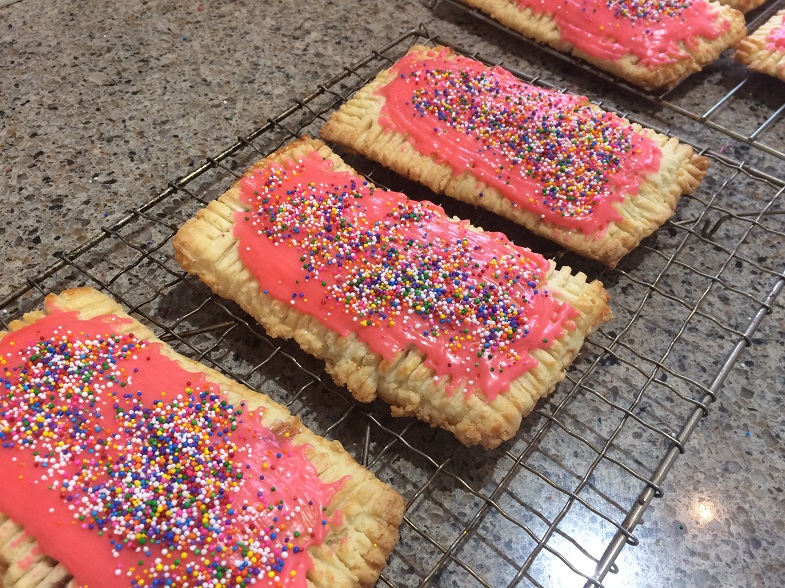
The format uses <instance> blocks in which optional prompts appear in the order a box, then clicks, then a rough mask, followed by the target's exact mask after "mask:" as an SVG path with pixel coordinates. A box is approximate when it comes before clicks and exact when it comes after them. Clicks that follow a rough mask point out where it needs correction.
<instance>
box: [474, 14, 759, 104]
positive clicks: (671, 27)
mask: <svg viewBox="0 0 785 588" xmlns="http://www.w3.org/2000/svg"><path fill="white" fill-rule="evenodd" d="M737 1H738V2H743V3H745V4H748V2H746V0H737ZM755 1H757V0H755ZM465 2H466V4H468V5H470V6H474V7H476V8H479V9H480V10H482V11H483V12H485V13H487V14H489V15H490V16H491V18H493V19H495V20H498V21H499V22H501V23H502V24H504V25H506V26H508V27H510V28H511V29H513V30H515V31H518V32H519V33H521V34H522V35H524V36H525V37H529V38H531V39H534V40H535V41H539V42H541V43H545V44H547V45H550V46H551V47H553V48H554V49H556V50H558V51H561V52H564V53H571V54H573V55H575V56H576V57H580V58H581V59H583V60H585V61H588V62H590V63H593V64H594V65H596V66H597V67H599V68H601V69H604V70H606V71H609V72H611V73H613V74H615V75H617V76H619V77H621V78H624V79H625V80H628V81H629V82H631V83H633V84H635V85H637V86H640V87H642V88H645V89H648V90H654V89H657V88H664V87H671V86H674V85H676V84H677V83H679V82H680V81H681V80H683V79H684V78H685V77H687V76H688V75H690V74H692V73H695V72H697V71H700V70H701V69H702V68H703V67H704V66H706V65H707V64H709V63H712V62H713V61H715V60H716V59H717V58H718V57H719V55H720V53H722V52H723V51H724V50H725V49H728V48H730V47H733V46H734V45H735V44H736V43H738V42H739V40H740V39H741V38H742V37H744V35H745V34H746V27H745V22H744V16H743V15H742V14H741V13H740V12H739V11H737V10H734V9H733V8H731V7H729V6H724V5H722V4H719V3H717V2H712V1H711V0H579V1H570V2H552V1H550V0H465ZM746 7H747V6H744V8H746Z"/></svg>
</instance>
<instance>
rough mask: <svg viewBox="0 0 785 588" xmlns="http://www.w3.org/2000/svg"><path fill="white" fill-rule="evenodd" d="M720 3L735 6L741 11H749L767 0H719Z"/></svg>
mask: <svg viewBox="0 0 785 588" xmlns="http://www.w3.org/2000/svg"><path fill="white" fill-rule="evenodd" d="M717 1H718V2H719V3H720V4H722V5H724V6H730V7H731V8H735V9H736V10H739V11H740V12H749V11H750V10H752V9H753V8H757V7H758V6H760V5H761V4H763V3H764V2H766V0H717Z"/></svg>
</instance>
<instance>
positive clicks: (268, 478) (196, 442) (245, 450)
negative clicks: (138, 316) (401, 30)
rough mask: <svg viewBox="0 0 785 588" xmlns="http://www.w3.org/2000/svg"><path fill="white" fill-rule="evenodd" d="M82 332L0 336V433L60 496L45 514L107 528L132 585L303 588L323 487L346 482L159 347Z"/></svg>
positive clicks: (320, 519) (321, 522)
mask: <svg viewBox="0 0 785 588" xmlns="http://www.w3.org/2000/svg"><path fill="white" fill-rule="evenodd" d="M57 318H58V317H57V315H52V316H50V317H47V318H46V319H44V321H47V320H48V321H50V322H51V321H52V320H56V319H57ZM41 322H42V321H39V324H40V323H41ZM39 324H37V325H35V326H36V327H39V328H40V326H39ZM54 324H56V323H54ZM77 324H79V323H77ZM80 326H82V325H81V324H80ZM28 329H29V328H28ZM55 330H57V329H55ZM62 331H66V330H65V329H62ZM75 332H80V331H77V330H76V329H68V330H67V332H63V333H62V334H56V335H53V336H41V337H40V338H39V340H37V341H35V342H32V343H30V344H21V345H15V343H17V342H24V338H23V336H24V335H25V333H26V331H25V330H22V331H19V332H17V333H12V334H10V335H8V336H6V338H5V339H4V340H3V341H1V342H0V352H1V353H0V366H2V371H1V372H0V375H1V376H2V377H0V400H1V402H0V442H2V448H3V450H8V451H14V452H21V453H18V455H20V456H24V455H27V456H32V463H31V466H32V469H31V471H30V473H29V474H28V475H27V476H26V477H27V478H28V479H29V481H30V482H32V483H34V484H38V483H39V482H41V483H45V484H46V485H47V486H48V488H49V489H50V490H51V491H54V492H56V493H57V495H58V496H59V498H60V501H61V505H62V506H61V507H59V509H60V510H57V509H54V508H53V509H52V510H51V511H50V512H54V511H56V512H58V513H62V512H67V513H68V515H67V516H69V517H71V518H72V519H73V521H72V522H73V524H75V525H77V526H78V527H79V528H81V529H83V530H85V531H88V532H92V533H97V534H98V535H101V536H105V537H106V539H107V546H108V547H109V551H110V554H109V555H110V556H113V557H114V558H117V561H118V565H117V568H116V569H115V575H116V576H122V577H124V578H126V579H127V582H125V584H124V585H130V586H173V585H176V586H185V585H190V586H247V585H250V584H259V585H261V586H283V585H289V584H291V583H294V584H296V585H301V586H304V585H305V572H306V571H307V568H308V567H309V565H310V560H307V561H306V560H304V559H303V557H305V553H304V549H305V548H306V547H308V545H310V544H312V543H318V542H319V541H320V540H321V539H320V538H321V536H323V533H324V532H325V531H324V530H323V529H314V527H323V526H325V525H327V524H328V521H327V519H326V517H325V513H324V510H326V502H325V501H323V500H321V497H322V496H325V495H326V496H328V497H329V496H331V495H332V493H334V492H335V491H337V488H338V487H339V486H340V485H341V483H338V484H334V485H330V486H329V487H328V486H325V485H323V484H322V483H321V482H320V481H319V480H318V478H317V477H316V472H315V470H314V469H313V466H311V465H310V463H309V462H307V461H306V458H305V456H304V451H305V448H304V447H302V446H299V447H295V446H293V445H291V444H290V443H289V441H288V437H289V433H287V434H286V435H285V436H284V438H282V439H279V438H278V437H276V435H275V434H273V433H272V432H271V431H270V430H269V429H266V428H265V427H263V426H262V425H260V424H259V423H258V422H257V421H255V420H254V419H255V418H257V417H256V415H255V414H251V415H245V414H244V413H245V412H246V411H245V407H244V405H240V406H239V407H235V406H233V405H232V404H230V403H229V402H228V401H227V400H226V398H225V397H224V395H223V394H222V393H221V392H220V390H218V388H217V387H216V386H215V385H212V384H209V383H207V382H205V380H204V378H203V376H202V375H201V374H190V373H188V372H186V371H185V370H183V369H182V368H180V367H179V366H177V365H176V364H174V362H172V361H171V360H169V359H167V358H165V357H164V356H162V355H161V354H160V353H159V351H158V345H157V344H156V345H150V344H149V343H147V342H145V341H141V340H139V339H137V338H136V337H135V336H133V335H118V334H113V333H106V332H101V333H99V334H94V335H90V334H87V333H86V332H84V331H82V332H81V334H80V335H75V334H74V333H75ZM142 380H143V381H144V382H146V384H145V389H142V388H140V387H139V385H138V382H140V381H142ZM150 381H155V382H157V381H160V382H161V384H160V385H161V386H162V388H163V389H164V391H163V392H156V393H155V394H153V393H152V392H153V390H154V389H155V388H154V387H152V386H150V385H149V382H150ZM173 382H177V384H173ZM175 386H176V387H175ZM151 388H152V390H151ZM0 451H2V450H0ZM0 476H1V475H0ZM298 476H299V477H298ZM6 483H9V482H8V481H4V482H3V484H6ZM300 483H302V484H304V485H303V486H302V488H317V490H315V491H314V492H316V494H315V495H313V496H310V497H309V496H306V494H308V492H307V491H303V490H302V489H298V488H299V487H298V484H300ZM319 488H322V489H319ZM323 492H326V494H322V493H323ZM312 494H313V493H312ZM317 495H318V496H319V498H316V496H317ZM310 498H314V499H313V500H311V499H310ZM63 508H65V509H66V510H65V511H63V510H62V509H63ZM317 535H318V536H319V537H318V538H317ZM298 554H299V555H298ZM129 558H130V565H129V563H128V562H129ZM298 574H299V577H298ZM77 579H78V578H77ZM107 585H108V584H107Z"/></svg>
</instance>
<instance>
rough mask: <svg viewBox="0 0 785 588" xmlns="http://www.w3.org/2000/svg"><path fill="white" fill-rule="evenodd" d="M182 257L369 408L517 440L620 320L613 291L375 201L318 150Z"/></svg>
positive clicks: (429, 213) (246, 179) (272, 168)
mask: <svg viewBox="0 0 785 588" xmlns="http://www.w3.org/2000/svg"><path fill="white" fill-rule="evenodd" d="M174 246H175V251H176V259H177V261H178V262H179V263H180V265H182V267H183V268H185V269H186V270H188V271H189V272H191V273H193V274H196V275H197V276H199V278H200V279H201V280H202V281H203V282H205V283H206V284H207V285H208V286H210V288H211V289H212V290H213V291H214V292H216V293H217V294H219V295H220V296H223V297H225V298H229V299H231V300H234V301H235V302H237V303H238V304H239V305H240V306H241V307H242V308H243V309H245V310H246V312H248V313H249V314H251V315H252V316H253V317H254V318H255V319H256V320H257V321H259V323H260V324H261V325H262V326H263V327H264V328H265V329H266V331H267V332H268V333H269V334H270V335H272V336H275V337H283V338H293V339H295V340H296V341H297V343H298V344H299V345H300V346H301V347H302V348H303V349H304V350H305V351H307V352H308V353H311V354H312V355H314V356H316V357H318V358H321V359H323V360H324V361H325V363H326V369H327V371H328V372H329V373H330V374H331V375H332V377H333V379H334V380H335V381H336V382H337V383H338V384H341V385H345V386H346V387H347V388H348V389H349V391H350V392H351V393H352V394H353V395H354V397H355V398H357V399H358V400H360V401H363V402H370V401H372V400H374V399H375V398H377V397H378V398H381V399H382V400H384V401H385V402H387V403H388V404H390V405H391V406H392V412H393V414H394V415H399V416H406V415H412V416H416V417H418V418H419V419H421V420H423V421H425V422H427V423H430V424H431V425H433V426H439V427H442V428H444V429H447V430H448V431H451V432H452V433H453V434H454V435H455V436H456V437H457V438H458V439H459V440H460V441H461V442H463V443H464V444H466V445H475V444H481V445H483V446H485V447H495V446H497V445H499V444H500V443H501V442H502V441H505V440H507V439H510V438H511V437H512V436H513V435H515V433H516V432H517V430H518V428H519V427H520V424H521V421H522V418H523V416H524V415H526V414H528V413H529V412H531V410H532V409H533V408H534V406H535V403H536V402H537V400H538V399H539V398H541V397H543V396H544V395H546V394H548V393H550V392H551V391H552V390H553V389H554V387H555V386H556V384H557V383H558V382H560V381H561V380H562V379H563V378H564V376H565V370H566V368H567V366H568V365H569V364H570V363H571V362H572V360H573V359H574V358H575V356H576V355H577V354H578V352H579V350H580V348H581V345H582V344H583V340H584V338H585V337H586V336H587V335H588V334H589V333H590V332H591V331H592V330H593V329H594V328H596V327H597V326H598V325H599V324H600V323H602V322H603V321H605V320H607V319H608V318H609V317H610V310H609V308H608V304H607V298H608V297H607V293H606V292H605V290H604V288H603V287H602V284H600V283H599V282H596V281H595V282H588V281H587V279H586V276H585V275H583V274H573V273H571V272H570V269H569V268H566V267H562V268H558V269H557V268H556V267H555V264H553V262H550V261H548V260H546V259H544V258H543V257H542V256H540V255H538V254H536V253H534V252H532V251H530V250H528V249H525V248H523V247H518V246H516V245H513V244H512V243H511V242H510V241H509V240H508V239H506V237H504V235H501V234H499V233H488V232H482V231H480V230H479V229H477V228H474V227H472V226H471V225H469V224H468V223H467V222H465V221H460V220H457V219H452V218H449V217H447V216H446V215H445V213H444V211H443V210H442V209H441V208H440V207H438V206H436V205H434V204H431V203H429V202H417V201H413V200H410V199H409V198H407V197H406V196H405V195H404V194H400V193H397V192H389V191H384V190H380V189H377V188H376V187H375V186H373V185H372V184H371V183H370V182H368V181H367V180H366V179H364V178H363V177H362V176H359V175H358V174H357V173H356V172H355V171H354V170H352V169H351V168H350V167H349V166H347V165H346V164H345V163H344V162H343V161H342V160H341V159H340V158H339V157H338V156H337V155H335V154H334V153H332V152H331V151H330V149H329V148H328V147H327V146H326V145H324V144H323V143H321V142H320V141H315V140H310V139H302V140H299V141H296V142H294V143H291V144H289V145H288V146H286V147H285V148H283V149H281V150H279V151H277V152H275V153H273V154H271V155H269V156H268V157H267V158H265V159H264V160H262V161H261V162H259V163H258V164H256V165H254V166H253V167H252V168H251V169H249V170H248V171H247V172H246V173H245V174H244V176H243V177H242V179H240V180H239V181H238V182H237V183H236V184H235V185H234V186H232V188H231V189H229V190H228V191H227V192H226V193H224V194H223V195H222V196H221V197H220V198H219V199H218V200H216V201H214V202H212V203H210V204H209V205H208V206H207V208H205V209H202V210H200V211H199V212H198V213H197V215H196V217H194V218H192V219H191V220H189V221H188V222H187V223H186V224H185V225H184V226H183V227H182V228H181V229H180V231H179V232H178V233H177V235H176V236H175V239H174Z"/></svg>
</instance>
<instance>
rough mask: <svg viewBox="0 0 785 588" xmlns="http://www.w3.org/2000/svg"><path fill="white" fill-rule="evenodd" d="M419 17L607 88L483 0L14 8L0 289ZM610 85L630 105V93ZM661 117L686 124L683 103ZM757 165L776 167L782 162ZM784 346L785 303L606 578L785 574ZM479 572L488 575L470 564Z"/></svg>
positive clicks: (585, 85)
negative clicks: (477, 0) (484, 19)
mask: <svg viewBox="0 0 785 588" xmlns="http://www.w3.org/2000/svg"><path fill="white" fill-rule="evenodd" d="M420 24H423V25H425V27H427V29H428V30H429V31H431V32H432V33H437V34H439V35H440V36H443V37H445V38H447V39H451V40H453V41H454V42H455V43H457V44H459V45H461V46H464V47H470V48H472V49H476V50H479V51H481V52H483V53H487V54H489V55H495V56H498V57H499V58H500V59H503V58H505V57H506V56H508V55H510V54H511V55H513V58H514V59H516V60H518V61H522V60H526V63H527V64H533V65H532V67H539V68H545V69H546V70H547V69H548V68H551V69H550V70H549V74H551V75H552V76H553V78H554V79H556V80H557V82H558V83H560V84H563V85H567V86H568V87H578V88H580V90H581V91H585V92H590V93H592V92H595V95H601V93H602V91H603V90H602V82H593V81H592V80H590V79H587V78H586V77H585V76H584V77H582V78H580V79H579V80H578V81H577V82H576V81H575V80H576V79H575V78H573V77H571V76H572V74H571V72H570V71H569V68H568V67H566V66H564V67H563V66H561V65H558V64H556V65H554V63H553V62H552V61H549V60H548V58H546V57H542V56H539V55H537V54H536V53H527V52H526V51H525V50H514V51H512V50H511V51H512V53H508V49H510V48H509V46H508V45H507V44H508V43H509V40H505V39H501V38H500V37H499V35H498V34H497V33H495V32H494V30H493V29H491V28H489V27H488V26H487V25H484V24H481V23H478V22H477V21H476V20H474V19H472V18H470V17H469V16H464V15H461V14H449V15H443V14H439V13H436V14H434V13H432V12H431V11H430V10H429V9H427V8H426V7H425V6H423V5H422V4H421V3H419V2H417V1H415V0H408V1H404V0H400V1H393V2H384V1H377V0H367V1H363V2H361V3H355V2H349V1H347V0H330V1H327V2H322V3H313V2H304V1H302V0H292V1H289V2H282V3H260V2H251V1H238V2H228V1H223V2H216V1H212V0H194V2H183V1H181V0H176V1H164V0H128V1H126V2H121V3H105V2H97V1H95V0H83V1H79V2H73V1H65V0H49V1H44V0H23V1H21V2H18V3H16V4H12V5H10V6H7V7H4V8H0V55H2V58H0V75H1V76H2V80H3V82H2V92H0V135H1V136H2V141H3V143H2V162H1V164H0V194H2V197H3V201H4V206H3V207H2V208H0V215H2V222H0V260H2V266H0V267H2V275H3V279H2V284H0V298H3V297H5V296H6V295H8V294H9V293H10V292H11V291H12V289H13V287H15V286H20V285H22V284H23V283H24V280H25V279H27V278H31V277H34V276H35V275H36V273H37V272H38V271H39V270H40V269H41V268H42V267H44V266H46V265H49V264H51V263H52V262H53V261H54V257H53V255H54V254H55V253H56V252H67V251H69V250H72V249H74V248H75V247H77V246H79V245H81V244H83V243H85V242H86V241H87V240H88V239H89V238H90V237H92V236H94V235H95V234H97V233H98V232H99V231H100V229H101V228H102V227H105V226H108V225H110V224H111V223H112V222H114V221H116V220H117V219H119V218H121V217H122V216H123V214H124V213H125V212H126V211H128V210H130V209H132V208H133V207H135V206H138V205H140V204H142V203H144V202H146V201H147V200H149V199H150V198H151V197H152V196H153V195H155V194H156V193H158V192H159V191H160V190H162V189H163V188H164V187H165V186H166V182H167V181H170V180H173V179H175V178H177V177H179V176H181V175H183V174H184V173H186V172H187V171H188V170H190V169H192V168H194V167H195V165H197V164H200V163H202V162H203V161H204V160H205V158H206V157H208V156H211V155H214V154H216V153H218V152H220V151H221V150H222V149H223V148H224V147H225V146H227V145H229V144H231V143H233V142H234V140H235V139H236V137H237V136H238V135H243V134H246V133H247V132H248V131H249V130H250V129H253V128H255V127H257V126H259V125H261V124H263V123H264V122H265V121H266V120H267V119H268V118H269V117H271V116H274V115H276V114H277V113H279V112H281V111H282V110H283V109H284V108H286V107H288V106H289V105H290V104H291V100H292V99H293V98H297V97H301V96H303V95H304V94H306V93H307V91H309V90H312V89H314V87H315V84H316V82H317V81H319V80H325V79H327V78H329V77H330V76H332V75H335V74H337V73H340V72H341V71H342V68H343V67H344V66H345V65H347V64H350V63H353V62H355V61H357V60H358V59H359V58H361V57H364V56H365V55H367V54H368V53H369V52H370V51H371V50H372V49H376V48H379V47H382V46H384V45H385V44H386V43H387V42H389V41H390V40H392V39H393V38H395V37H397V36H398V35H400V34H401V33H404V32H405V31H407V30H410V29H413V28H415V27H418V26H419V25H420ZM771 83H778V82H774V81H772V82H771ZM593 84H595V85H593ZM782 88H783V86H782V85H780V89H781V90H782ZM783 91H785V90H783ZM608 98H609V99H611V100H612V101H613V100H615V99H618V104H619V107H620V108H622V109H624V108H626V104H625V102H624V101H625V99H626V98H625V97H624V96H621V97H608ZM633 109H634V106H633ZM732 116H734V117H736V118H737V119H738V120H740V121H744V120H745V119H744V117H745V116H747V114H746V113H745V112H733V113H732ZM655 118H658V119H659V115H657V116H656V117H655ZM661 120H663V121H665V124H666V125H671V128H674V129H675V132H676V133H677V134H679V132H681V131H682V127H680V126H679V125H680V123H679V121H676V122H674V120H675V119H672V118H669V117H668V115H663V116H662V117H661ZM781 127H782V125H780V132H782V129H781ZM690 129H691V127H688V126H685V127H684V133H692V132H693V131H692V130H690ZM695 132H696V133H699V132H700V129H698V130H697V131H695ZM698 139H699V140H704V139H703V137H698ZM707 140H708V139H707ZM712 140H714V139H712ZM772 140H773V141H779V138H776V137H775V138H774V139H772ZM713 146H714V147H715V148H717V149H719V148H720V147H722V148H723V150H724V149H725V145H722V146H721V145H717V144H715V145H713ZM728 148H729V149H730V150H731V151H733V150H734V149H735V150H739V149H743V148H744V147H743V146H739V145H738V144H733V143H732V142H729V145H728ZM779 149H780V150H782V149H785V139H784V140H783V142H782V143H780V144H779ZM780 165H781V162H780ZM760 166H761V168H763V169H765V170H768V171H772V170H774V171H778V170H777V167H776V162H774V163H771V162H770V161H768V160H766V161H761V163H760ZM780 177H781V175H780ZM780 227H781V225H780ZM780 230H782V229H781V228H780ZM728 351H729V348H728V346H727V342H724V343H721V342H719V341H706V342H705V353H706V356H707V357H715V359H716V357H719V359H720V360H722V359H724V357H725V356H726V355H727V353H728ZM783 357H785V310H783V307H782V306H781V305H776V306H775V308H774V310H773V312H772V314H771V315H770V316H768V317H766V319H765V320H764V322H763V325H762V327H761V328H760V330H759V331H758V332H757V333H756V335H755V337H754V345H753V346H752V347H750V348H748V349H747V350H746V351H745V352H744V353H743V355H742V356H741V359H740V361H739V362H738V364H737V366H736V367H735V368H734V369H733V371H732V372H731V374H730V376H729V378H728V380H727V381H726V383H725V385H724V387H723V389H722V390H721V391H720V393H719V398H718V401H717V403H716V404H714V405H713V406H712V407H711V412H710V414H709V416H708V417H707V418H706V419H704V421H703V422H702V423H701V424H700V426H699V428H698V429H697V430H696V432H695V433H694V435H693V436H692V438H691V439H690V441H689V443H688V445H687V451H686V454H685V455H683V456H681V457H680V458H679V459H678V460H677V462H676V465H675V467H674V469H673V470H672V471H671V472H670V474H669V476H668V478H667V480H666V482H665V484H664V493H665V495H664V497H663V498H662V499H656V500H655V501H654V503H653V505H652V507H651V508H650V509H649V510H648V512H647V513H646V515H645V517H644V522H643V524H642V525H641V526H640V527H639V528H638V530H637V531H636V535H637V536H638V537H639V538H640V542H641V544H640V546H638V547H634V548H630V547H626V548H625V549H624V550H623V552H622V554H621V556H620V557H619V559H618V562H617V563H618V566H619V572H618V573H617V574H610V575H609V576H608V577H607V579H606V581H605V585H606V586H608V587H615V586H628V587H632V586H640V587H648V586H651V587H655V586H764V585H765V586H781V585H783V584H785V539H783V537H785V508H783V482H782V481H783V479H785V452H783V441H782V433H783V427H784V424H785V418H784V417H783V416H782V412H781V410H779V400H780V398H779V397H780V394H781V392H782V390H783V388H785V363H783V359H782V358H783ZM632 442H635V441H634V440H633V441H632ZM640 443H643V441H640ZM432 563H433V562H422V565H423V567H424V568H425V567H427V569H430V565H432ZM415 565H416V564H415ZM493 577H494V576H493V575H492V573H490V575H489V576H488V578H493ZM397 581H398V582H401V585H405V584H406V580H405V579H400V578H399V579H398V580H397ZM489 581H490V582H491V583H493V580H492V579H491V580H489ZM449 582H451V583H453V584H455V583H456V580H455V576H451V577H450V580H449ZM548 582H549V584H550V585H563V584H562V581H561V580H560V579H559V578H558V577H552V578H550V579H549V580H548ZM442 583H443V585H447V584H448V581H447V579H446V578H440V577H438V576H437V578H436V580H435V581H434V584H435V585H442ZM457 584H458V585H461V584H462V582H461V581H457ZM465 585H474V584H471V582H470V581H469V579H468V577H467V579H466V584H465ZM576 585H578V584H576Z"/></svg>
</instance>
